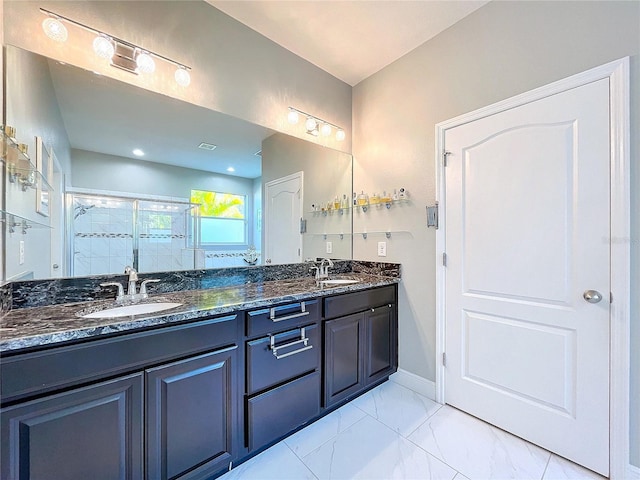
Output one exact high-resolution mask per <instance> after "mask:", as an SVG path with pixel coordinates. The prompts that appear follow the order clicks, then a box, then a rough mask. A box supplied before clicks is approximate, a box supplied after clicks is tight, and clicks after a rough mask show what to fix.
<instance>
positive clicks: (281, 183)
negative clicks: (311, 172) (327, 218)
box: [264, 172, 303, 264]
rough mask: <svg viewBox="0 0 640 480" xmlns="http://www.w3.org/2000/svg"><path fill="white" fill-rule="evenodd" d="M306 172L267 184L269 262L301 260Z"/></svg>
mask: <svg viewBox="0 0 640 480" xmlns="http://www.w3.org/2000/svg"><path fill="white" fill-rule="evenodd" d="M302 180H303V172H297V173H294V174H292V175H288V176H286V177H283V178H279V179H277V180H273V181H271V182H268V183H266V184H265V186H264V187H265V202H264V225H265V229H264V251H265V254H264V258H265V262H266V263H275V264H283V263H297V262H300V261H302V234H301V233H300V220H301V218H302V185H303V182H302Z"/></svg>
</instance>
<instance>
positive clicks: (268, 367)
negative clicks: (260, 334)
mask: <svg viewBox="0 0 640 480" xmlns="http://www.w3.org/2000/svg"><path fill="white" fill-rule="evenodd" d="M319 331H320V329H319V328H318V326H317V324H312V325H307V326H306V327H301V328H297V329H295V330H290V331H288V332H284V333H279V334H277V335H269V336H267V337H264V338H259V339H257V340H253V341H251V342H247V393H249V394H253V393H256V392H258V391H260V390H264V389H265V388H268V387H271V386H273V385H276V384H278V383H282V382H285V381H287V380H289V379H291V378H293V377H296V376H299V375H302V374H303V373H305V372H310V371H312V370H315V369H316V368H318V363H319V358H320V349H321V344H320V335H319ZM304 339H306V340H304ZM272 345H274V346H275V348H272ZM276 355H277V356H276Z"/></svg>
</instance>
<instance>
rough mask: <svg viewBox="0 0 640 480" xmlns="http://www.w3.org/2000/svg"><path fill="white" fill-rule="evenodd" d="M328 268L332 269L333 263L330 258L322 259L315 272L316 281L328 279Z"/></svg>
mask: <svg viewBox="0 0 640 480" xmlns="http://www.w3.org/2000/svg"><path fill="white" fill-rule="evenodd" d="M329 268H333V262H332V261H331V259H330V258H323V259H322V262H320V268H319V269H318V271H317V275H318V279H322V278H329Z"/></svg>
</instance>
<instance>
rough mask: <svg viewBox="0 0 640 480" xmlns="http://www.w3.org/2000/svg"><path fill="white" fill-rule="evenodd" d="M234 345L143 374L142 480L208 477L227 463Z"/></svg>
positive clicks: (233, 418) (231, 429)
mask: <svg viewBox="0 0 640 480" xmlns="http://www.w3.org/2000/svg"><path fill="white" fill-rule="evenodd" d="M236 354H237V346H235V345H234V346H232V347H229V348H226V349H223V350H219V351H215V352H211V353H207V354H204V355H199V356H197V357H191V358H188V359H186V360H181V361H179V362H174V363H171V364H168V365H162V366H160V367H156V368H152V369H148V370H146V371H145V377H146V385H147V421H146V425H147V430H146V439H147V440H146V441H147V478H148V479H157V480H168V479H170V478H171V479H178V478H179V479H183V480H186V479H196V478H210V476H211V475H212V474H214V473H216V472H218V471H220V470H221V469H224V468H227V467H228V466H229V464H230V462H231V461H232V460H233V455H234V452H235V448H234V441H235V437H236V431H237V425H236V423H237V418H236V415H237V414H238V412H237V409H236V408H234V405H235V404H236V402H237V392H236V391H235V390H237V388H236V386H237V382H236V381H234V372H235V369H236V366H235V363H236V362H237V355H236Z"/></svg>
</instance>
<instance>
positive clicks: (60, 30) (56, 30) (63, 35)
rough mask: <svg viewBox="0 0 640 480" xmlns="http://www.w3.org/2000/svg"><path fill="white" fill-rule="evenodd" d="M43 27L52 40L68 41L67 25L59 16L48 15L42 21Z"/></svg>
mask: <svg viewBox="0 0 640 480" xmlns="http://www.w3.org/2000/svg"><path fill="white" fill-rule="evenodd" d="M42 29H43V30H44V33H45V34H46V35H47V37H49V38H50V39H51V40H55V41H56V42H66V41H67V38H68V37H69V32H68V31H67V27H65V26H64V25H63V24H62V22H61V21H60V20H58V19H57V18H51V17H47V18H45V19H44V20H43V21H42Z"/></svg>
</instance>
